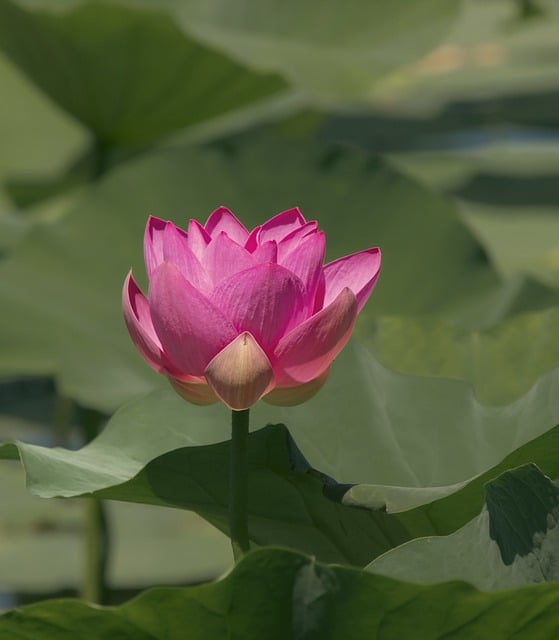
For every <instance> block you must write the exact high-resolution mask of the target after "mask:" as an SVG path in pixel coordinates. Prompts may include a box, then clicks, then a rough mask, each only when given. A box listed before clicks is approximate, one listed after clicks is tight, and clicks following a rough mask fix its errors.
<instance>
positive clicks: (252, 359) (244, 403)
mask: <svg viewBox="0 0 559 640" xmlns="http://www.w3.org/2000/svg"><path fill="white" fill-rule="evenodd" d="M206 380H207V381H208V382H209V384H210V386H211V388H212V389H213V391H214V393H215V394H216V395H217V396H219V398H220V399H221V401H222V402H224V403H225V404H226V405H227V406H228V407H229V408H230V409H233V410H234V411H242V410H244V409H248V408H249V407H251V406H252V405H253V404H254V403H255V402H257V401H258V400H259V399H260V398H261V397H262V396H263V395H264V394H265V393H266V392H267V391H269V390H270V389H272V388H273V384H274V372H273V371H272V365H271V364H270V361H269V360H268V357H267V356H266V354H265V353H264V351H263V350H262V348H261V347H260V345H259V344H258V343H257V342H256V340H255V339H254V338H253V336H251V334H250V333H248V332H245V333H242V334H241V335H240V336H238V337H237V338H236V339H235V340H233V342H231V343H230V344H228V345H227V346H226V347H225V348H224V349H222V350H221V351H220V352H219V353H218V354H217V355H216V356H215V358H214V359H213V360H212V361H211V362H210V364H209V365H208V367H207V369H206Z"/></svg>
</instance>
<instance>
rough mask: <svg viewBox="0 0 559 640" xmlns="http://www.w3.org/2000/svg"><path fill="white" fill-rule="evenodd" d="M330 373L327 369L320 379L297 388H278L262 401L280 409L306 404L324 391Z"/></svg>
mask: <svg viewBox="0 0 559 640" xmlns="http://www.w3.org/2000/svg"><path fill="white" fill-rule="evenodd" d="M329 372H330V369H326V371H324V372H323V373H321V374H320V375H319V376H318V378H314V380H311V381H310V382H305V383H304V384H299V385H297V386H295V387H276V388H275V389H272V391H270V392H269V393H267V394H266V395H265V396H264V397H263V398H262V400H264V402H267V403H268V404H273V405H275V406H278V407H293V406H295V405H296V404H301V403H303V402H306V401H307V400H310V398H312V397H313V396H314V395H315V394H316V393H318V392H319V391H320V389H322V386H323V385H324V383H325V382H326V379H327V378H328V373H329Z"/></svg>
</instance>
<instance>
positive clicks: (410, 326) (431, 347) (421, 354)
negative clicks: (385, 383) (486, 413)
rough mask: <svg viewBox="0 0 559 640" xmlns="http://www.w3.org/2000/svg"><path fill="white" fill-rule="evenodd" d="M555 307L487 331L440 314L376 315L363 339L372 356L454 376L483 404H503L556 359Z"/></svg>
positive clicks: (558, 312) (416, 371)
mask: <svg viewBox="0 0 559 640" xmlns="http://www.w3.org/2000/svg"><path fill="white" fill-rule="evenodd" d="M558 324H559V309H558V308H557V307H555V308H553V309H548V310H546V311H542V312H538V313H530V314H522V315H518V316H515V317H513V318H509V319H508V320H507V321H505V322H503V323H501V324H499V325H498V326H497V327H493V328H492V329H490V330H487V331H467V330H465V329H461V328H460V327H457V326H456V325H455V324H454V323H451V322H449V321H448V320H445V319H443V318H432V317H422V318H419V317H409V316H408V317H406V316H398V317H396V316H381V317H379V318H378V319H377V321H376V323H375V326H376V331H375V332H374V333H372V334H370V338H368V340H367V342H368V344H369V345H370V346H371V348H372V351H373V353H374V355H375V357H376V358H378V359H379V360H380V361H381V362H382V363H384V364H385V365H387V366H389V367H390V368H391V369H393V370H394V371H399V372H401V373H406V374H409V375H425V376H440V377H446V378H460V379H463V380H467V381H468V382H470V383H471V384H472V386H473V387H474V390H475V394H476V397H477V398H478V399H479V400H480V401H481V402H482V403H484V404H493V405H497V404H507V403H509V402H512V401H513V400H515V399H516V398H518V397H519V396H521V395H523V394H524V393H526V392H527V391H528V389H529V388H530V387H531V386H532V385H533V384H534V382H535V381H536V380H537V379H538V377H540V376H541V375H543V374H544V373H546V372H547V371H550V370H551V369H553V368H554V367H556V366H557V365H558V364H559V333H558V332H557V326H558Z"/></svg>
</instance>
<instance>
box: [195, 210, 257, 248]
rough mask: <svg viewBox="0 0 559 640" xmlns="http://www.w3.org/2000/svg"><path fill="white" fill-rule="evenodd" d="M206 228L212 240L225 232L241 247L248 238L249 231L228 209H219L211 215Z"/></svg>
mask: <svg viewBox="0 0 559 640" xmlns="http://www.w3.org/2000/svg"><path fill="white" fill-rule="evenodd" d="M204 228H205V230H206V231H207V233H209V234H210V236H211V237H212V238H215V237H216V236H218V235H219V234H220V233H221V232H222V231H225V233H226V234H227V235H228V236H229V237H230V238H231V240H234V241H235V242H237V243H238V244H241V245H244V244H245V242H246V240H247V238H248V231H247V230H246V229H245V227H244V225H243V224H241V222H239V220H238V219H237V218H236V217H235V216H234V215H233V214H232V213H231V211H229V209H227V208H226V207H218V208H217V209H216V210H215V211H214V212H213V213H211V214H210V217H209V218H208V220H207V222H206V224H205V225H204Z"/></svg>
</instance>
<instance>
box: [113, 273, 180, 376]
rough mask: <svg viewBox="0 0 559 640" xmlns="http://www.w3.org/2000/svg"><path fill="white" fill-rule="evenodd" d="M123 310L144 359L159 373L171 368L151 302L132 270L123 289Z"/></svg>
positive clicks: (129, 331) (133, 340) (129, 329)
mask: <svg viewBox="0 0 559 640" xmlns="http://www.w3.org/2000/svg"><path fill="white" fill-rule="evenodd" d="M122 310H123V313H124V321H125V323H126V327H127V329H128V333H129V334H130V337H131V338H132V342H133V343H134V344H135V345H136V348H137V349H138V351H139V352H140V354H141V355H142V357H143V358H144V360H145V361H146V362H147V363H148V364H149V365H150V366H151V367H153V368H154V369H155V370H156V371H159V373H163V372H165V371H167V370H169V369H170V368H171V367H170V363H169V362H168V361H167V359H166V358H165V355H164V354H163V351H162V347H161V343H160V342H159V338H158V337H157V334H156V333H155V329H154V328H153V323H152V321H151V315H150V312H149V303H148V301H147V300H146V298H145V296H144V294H143V293H142V292H141V291H140V288H139V287H138V285H137V284H136V282H135V280H134V278H133V277H132V273H131V272H130V273H129V274H128V275H127V276H126V280H125V281H124V287H123V289H122Z"/></svg>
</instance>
